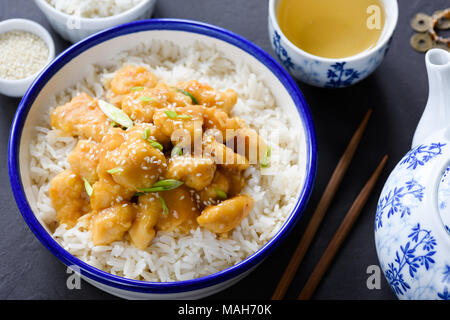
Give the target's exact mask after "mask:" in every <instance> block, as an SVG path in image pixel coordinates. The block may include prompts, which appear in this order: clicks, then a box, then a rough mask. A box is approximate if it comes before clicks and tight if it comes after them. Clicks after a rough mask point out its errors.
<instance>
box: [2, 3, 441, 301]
mask: <svg viewBox="0 0 450 320" xmlns="http://www.w3.org/2000/svg"><path fill="white" fill-rule="evenodd" d="M267 2H268V1H267V0H265V1H263V0H247V1H241V0H227V1H220V0H190V1H185V0H164V1H162V0H160V1H158V4H157V9H156V12H155V16H156V17H164V18H169V17H171V18H185V19H192V20H199V21H204V22H207V23H212V24H215V25H218V26H221V27H224V28H227V29H230V30H232V31H234V32H236V33H238V34H241V35H243V36H244V37H246V38H247V39H249V40H251V41H253V42H254V43H256V44H257V45H258V46H260V47H261V48H263V49H264V50H266V51H268V52H270V53H271V54H273V52H272V51H271V48H270V43H269V39H268V36H267ZM399 2H400V19H399V23H398V27H397V31H396V35H395V38H394V41H393V42H392V47H391V49H390V52H389V53H388V55H387V57H386V59H385V61H384V63H383V64H382V65H381V66H380V68H379V69H378V70H377V71H376V72H375V73H374V74H373V75H372V76H370V77H369V78H368V79H366V80H364V81H363V82H362V83H360V84H358V85H356V86H354V87H351V88H347V89H339V90H328V89H318V88H313V87H309V86H307V85H303V84H299V85H300V87H301V89H302V90H303V93H304V95H305V97H306V100H307V101H308V103H309V105H310V108H311V111H312V114H313V118H314V121H315V125H316V130H317V138H318V148H319V163H318V174H317V180H316V184H315V188H314V192H313V194H312V197H311V201H310V203H309V205H308V207H307V209H306V211H305V213H304V216H303V218H302V219H301V220H300V222H299V224H298V225H297V226H296V228H295V229H294V231H293V232H292V233H291V234H290V235H289V237H288V238H287V240H286V241H285V242H284V243H283V244H282V245H281V246H280V248H279V249H277V250H276V251H275V252H274V253H273V254H272V255H271V256H270V257H269V258H268V259H267V260H266V261H264V262H263V264H262V265H261V266H260V267H259V268H258V269H256V270H255V271H254V272H253V273H252V274H251V275H249V276H248V277H247V278H245V279H244V280H242V281H241V282H239V283H238V284H237V285H235V286H233V287H231V288H229V289H227V290H225V291H223V292H221V293H219V294H216V295H215V296H212V297H211V299H249V298H251V299H268V298H269V297H270V296H271V294H272V292H273V290H274V288H275V286H276V284H277V282H278V280H279V278H280V276H281V274H282V272H283V270H284V268H285V266H286V264H287V263H288V261H289V259H290V256H291V254H292V252H293V251H294V249H295V247H296V245H297V243H298V241H299V239H300V237H301V235H302V233H303V231H304V228H305V227H306V224H307V222H308V220H309V218H310V216H311V214H312V211H313V210H314V207H315V206H316V204H317V202H318V200H319V198H320V196H321V194H322V192H323V190H324V188H325V185H326V183H327V182H328V179H329V177H330V175H331V173H332V171H333V169H334V167H335V165H336V163H337V161H338V159H339V157H340V156H341V153H342V152H343V150H344V149H345V147H346V145H347V143H348V141H349V139H350V137H351V136H352V134H353V132H354V130H355V128H356V127H357V125H358V123H359V122H360V120H361V118H362V117H363V115H364V113H365V112H366V110H367V109H368V108H373V109H374V114H373V117H372V120H371V122H370V124H369V126H368V128H367V132H366V134H365V137H364V139H363V141H362V145H361V146H360V148H359V150H358V152H357V154H356V156H355V158H354V161H353V164H352V166H351V167H350V169H349V171H348V173H347V176H346V177H345V179H344V181H343V183H342V186H341V188H340V191H339V192H338V194H337V196H336V198H335V200H334V202H333V204H332V206H331V209H330V210H329V212H328V214H327V216H326V218H325V219H324V222H323V224H322V226H321V227H320V229H319V232H318V234H317V237H316V239H315V241H314V243H313V245H312V246H311V249H310V251H309V253H308V254H307V255H306V258H305V260H304V263H303V264H302V266H301V267H300V270H299V272H298V274H297V276H296V278H295V280H294V282H293V284H292V286H291V288H290V290H289V291H288V294H287V298H289V299H294V298H295V297H296V296H297V295H298V293H299V291H300V289H301V288H302V286H303V285H304V283H305V281H306V280H307V277H308V275H309V274H310V273H311V271H312V270H313V268H314V266H315V264H316V263H317V261H318V259H319V258H320V256H321V254H322V252H323V250H324V249H325V248H326V246H327V244H328V242H329V240H330V239H331V237H332V236H333V234H334V232H335V231H336V229H337V227H338V226H339V223H340V222H341V220H342V218H343V216H344V215H345V213H346V211H347V210H348V209H349V207H350V205H351V203H352V201H353V199H354V198H355V197H356V195H357V193H358V192H359V190H360V189H361V188H362V186H363V185H364V183H365V181H366V180H367V179H368V177H369V176H370V174H371V172H372V171H373V170H374V168H375V167H376V165H377V164H378V162H379V161H380V159H381V157H382V156H383V155H384V154H385V153H388V154H389V156H390V160H389V162H388V165H387V170H386V171H385V172H384V173H383V175H382V177H381V182H380V183H378V185H377V186H376V189H375V192H374V194H373V196H372V197H370V199H369V201H368V203H367V205H366V207H365V208H364V210H363V212H362V213H361V217H360V218H359V220H358V221H357V223H356V224H355V226H354V229H353V231H352V232H351V233H350V235H349V236H348V238H347V240H346V241H345V243H344V244H343V246H342V248H341V250H340V252H339V253H338V254H337V256H336V258H335V260H334V262H333V264H332V267H331V268H330V270H329V272H328V273H327V274H326V275H325V277H324V279H323V280H322V282H321V284H320V286H319V288H318V289H317V291H316V294H315V295H314V297H313V298H314V299H394V298H395V296H394V294H393V293H392V292H391V290H390V288H389V286H388V285H387V283H386V281H385V279H384V278H382V282H381V289H379V290H369V289H368V288H367V286H366V280H367V278H368V274H367V273H366V269H367V267H368V266H369V265H374V264H377V263H378V260H377V256H376V252H375V246H374V237H373V220H374V215H375V210H376V203H377V200H378V195H379V193H380V191H381V188H382V185H383V181H385V180H386V178H387V176H388V172H389V171H390V170H392V168H393V167H394V166H395V164H396V162H397V161H398V160H399V159H400V158H401V157H402V155H403V154H404V153H405V152H406V151H408V149H409V146H410V141H411V137H412V135H413V133H414V129H415V127H416V124H417V122H418V120H419V118H420V115H421V113H422V110H423V107H424V105H425V103H426V99H427V91H428V89H427V79H426V73H425V66H424V61H423V59H424V56H423V54H419V53H416V52H414V51H413V50H412V49H411V48H410V46H409V38H410V36H411V35H412V33H413V31H412V30H411V29H410V27H409V20H410V18H411V17H412V16H413V15H414V14H415V13H416V12H420V11H422V12H427V13H432V12H434V11H435V10H437V9H442V8H444V7H446V6H448V4H449V3H448V0H433V1H427V0H400V1H399ZM18 17H21V18H28V19H32V20H35V21H37V22H39V23H41V24H42V25H43V26H44V27H46V28H47V29H50V27H49V24H48V22H47V21H46V19H45V17H44V16H43V15H42V13H41V12H40V11H39V9H38V8H37V7H36V6H35V5H34V3H33V1H30V0H14V1H10V0H0V21H1V20H4V19H8V18H18ZM52 36H53V38H54V40H55V44H56V50H57V52H60V51H61V50H63V49H64V48H66V47H67V46H68V45H69V44H68V43H67V42H65V41H63V40H62V39H61V38H60V37H59V36H58V35H57V34H55V33H54V32H53V31H52ZM18 103H19V100H18V99H12V98H8V97H4V96H1V95H0V108H1V117H0V159H1V161H0V190H2V192H1V193H0V212H1V214H2V219H1V226H2V229H3V231H2V232H1V233H0V299H112V298H114V297H112V296H110V295H108V294H106V293H104V292H102V291H100V290H98V289H96V288H94V287H92V286H91V285H89V284H87V283H84V282H83V283H82V289H81V290H72V291H70V290H68V289H67V287H66V279H67V274H66V269H65V267H64V266H63V265H62V264H61V263H60V262H59V261H58V260H57V259H56V258H55V257H54V256H53V255H52V254H51V253H49V252H48V251H47V250H46V249H45V248H44V247H43V246H42V245H41V244H40V243H39V241H38V240H37V239H36V238H35V237H34V235H33V234H32V233H31V231H30V230H29V229H28V227H27V226H26V224H25V222H24V221H23V219H22V217H21V216H20V213H19V211H18V209H17V206H16V204H15V202H14V199H13V195H12V193H11V190H10V186H9V180H8V172H7V162H6V153H7V143H8V134H9V128H10V125H11V122H12V119H13V116H14V113H15V110H16V107H17V105H18Z"/></svg>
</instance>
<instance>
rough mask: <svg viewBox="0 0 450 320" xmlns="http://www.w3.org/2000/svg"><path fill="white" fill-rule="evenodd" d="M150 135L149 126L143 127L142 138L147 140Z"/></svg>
mask: <svg viewBox="0 0 450 320" xmlns="http://www.w3.org/2000/svg"><path fill="white" fill-rule="evenodd" d="M149 137H150V128H145V131H144V134H143V135H142V138H143V139H144V140H147V139H148V138H149Z"/></svg>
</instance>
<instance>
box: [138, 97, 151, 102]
mask: <svg viewBox="0 0 450 320" xmlns="http://www.w3.org/2000/svg"><path fill="white" fill-rule="evenodd" d="M138 99H139V100H141V101H142V102H150V101H153V98H150V97H147V96H141V97H139V98H138Z"/></svg>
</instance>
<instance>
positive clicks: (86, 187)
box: [83, 178, 93, 197]
mask: <svg viewBox="0 0 450 320" xmlns="http://www.w3.org/2000/svg"><path fill="white" fill-rule="evenodd" d="M83 181H84V188H85V189H86V193H87V194H88V196H89V197H90V196H91V195H92V190H93V189H92V186H91V184H90V183H89V181H87V180H86V178H83Z"/></svg>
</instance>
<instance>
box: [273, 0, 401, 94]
mask: <svg viewBox="0 0 450 320" xmlns="http://www.w3.org/2000/svg"><path fill="white" fill-rule="evenodd" d="M280 1H281V0H270V1H269V38H270V39H271V44H272V48H273V49H274V50H275V53H276V55H277V57H278V59H279V60H280V62H281V63H282V64H283V66H284V67H285V68H286V69H287V70H288V71H289V72H290V73H291V74H292V75H293V76H294V77H295V78H296V79H297V80H300V81H302V82H305V83H308V84H310V85H313V86H317V87H324V88H341V87H347V86H350V85H353V84H355V83H357V82H359V81H361V80H363V79H365V78H366V77H368V76H369V75H370V74H371V73H372V72H373V71H374V70H375V69H376V68H377V67H378V66H379V65H380V64H381V62H382V61H383V59H384V57H385V55H386V53H387V51H388V49H389V45H390V43H391V40H392V35H393V33H394V30H395V27H396V25H397V20H398V3H397V0H381V2H382V3H383V6H384V10H385V12H386V19H385V25H384V29H383V32H382V34H381V37H380V39H379V40H378V43H377V44H376V46H375V47H374V48H372V49H370V50H366V51H364V52H361V53H359V54H357V55H355V56H351V57H347V58H343V59H328V58H323V57H318V56H315V55H312V54H310V53H308V52H306V51H303V50H302V49H300V48H298V47H296V46H295V45H294V44H293V43H292V42H291V41H289V40H288V38H287V37H286V36H285V35H284V34H283V32H282V31H281V28H280V26H279V25H278V21H277V8H278V4H279V3H280ZM330 32H333V30H330Z"/></svg>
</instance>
